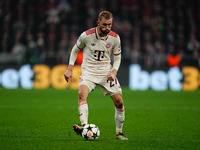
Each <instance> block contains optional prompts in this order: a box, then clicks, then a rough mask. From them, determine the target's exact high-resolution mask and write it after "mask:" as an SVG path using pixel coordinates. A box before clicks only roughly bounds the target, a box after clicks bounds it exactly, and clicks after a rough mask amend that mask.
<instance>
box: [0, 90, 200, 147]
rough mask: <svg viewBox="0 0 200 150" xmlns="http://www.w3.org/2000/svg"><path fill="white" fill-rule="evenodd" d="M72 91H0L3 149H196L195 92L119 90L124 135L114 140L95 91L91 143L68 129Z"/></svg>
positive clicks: (199, 97)
mask: <svg viewBox="0 0 200 150" xmlns="http://www.w3.org/2000/svg"><path fill="white" fill-rule="evenodd" d="M77 97H78V96H77V91H76V90H70V89H65V90H55V89H46V90H35V89H33V90H23V89H17V90H6V89H3V88H0V149H2V150H10V149H13V150H27V149H28V150H32V149H34V150H40V149H43V150H49V149H51V150H73V149H74V150H75V149H77V150H86V149H87V150H90V149H91V150H93V149H94V150H99V149H102V150H112V149H113V150H114V149H120V150H122V149H123V150H128V149H133V150H136V149H145V150H150V149H172V150H180V149H187V150H197V149H200V92H199V91H192V92H172V91H165V92H156V91H152V90H148V91H145V92H141V91H130V90H128V89H127V88H124V89H123V99H124V104H125V108H126V112H125V113H126V119H125V123H124V128H123V131H124V134H125V135H126V136H127V137H128V138H129V140H128V141H119V140H117V139H115V121H114V112H115V111H114V109H115V108H114V105H113V103H112V101H111V99H110V97H109V96H103V93H102V91H101V89H100V88H97V89H95V90H94V91H93V92H92V93H90V95H89V97H88V105H89V123H94V124H96V125H98V126H99V128H100V131H101V134H100V137H99V139H98V140H96V141H86V140H84V139H83V138H82V137H81V136H77V135H76V134H75V133H74V131H73V130H72V126H73V124H77V123H79V118H78V110H77Z"/></svg>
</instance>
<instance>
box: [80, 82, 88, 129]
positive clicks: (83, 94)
mask: <svg viewBox="0 0 200 150" xmlns="http://www.w3.org/2000/svg"><path fill="white" fill-rule="evenodd" d="M89 93H90V90H89V88H88V87H87V86H86V85H80V86H79V88H78V112H79V118H80V121H81V125H83V126H84V125H86V124H87V123H88V104H87V97H88V94H89Z"/></svg>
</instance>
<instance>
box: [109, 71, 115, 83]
mask: <svg viewBox="0 0 200 150" xmlns="http://www.w3.org/2000/svg"><path fill="white" fill-rule="evenodd" d="M115 77H116V75H115V74H114V73H109V74H108V75H107V79H108V81H114V80H115Z"/></svg>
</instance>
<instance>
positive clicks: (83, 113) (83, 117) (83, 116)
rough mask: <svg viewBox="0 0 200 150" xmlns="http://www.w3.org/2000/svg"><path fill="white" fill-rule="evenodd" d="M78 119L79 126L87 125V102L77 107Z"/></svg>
mask: <svg viewBox="0 0 200 150" xmlns="http://www.w3.org/2000/svg"><path fill="white" fill-rule="evenodd" d="M78 112H79V118H80V121H81V125H86V124H87V123H88V104H87V102H82V103H80V104H79V106H78Z"/></svg>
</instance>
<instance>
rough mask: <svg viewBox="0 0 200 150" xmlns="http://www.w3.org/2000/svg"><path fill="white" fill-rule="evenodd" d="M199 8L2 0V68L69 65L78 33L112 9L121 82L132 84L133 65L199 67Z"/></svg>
mask: <svg viewBox="0 0 200 150" xmlns="http://www.w3.org/2000/svg"><path fill="white" fill-rule="evenodd" d="M199 7H200V2H198V1H195V0H191V1H189V0H175V1H172V0H166V1H161V0H153V1H148V0H113V1H106V0H101V1H94V0H86V1H79V0H16V1H11V0H1V1H0V22H1V24H0V32H1V34H0V64H1V65H0V72H2V71H3V70H5V69H6V68H17V69H19V68H20V66H22V65H24V64H30V65H31V66H34V65H37V64H46V65H48V66H49V67H50V68H51V67H52V66H55V65H59V64H67V63H68V59H69V54H70V51H71V48H72V46H73V45H74V43H75V42H76V40H77V38H78V36H79V35H80V34H81V33H82V32H83V31H85V30H87V29H89V28H92V27H95V26H96V21H97V16H98V14H99V12H100V11H102V10H110V11H111V12H112V13H113V15H114V23H113V28H112V30H113V31H115V32H116V33H118V34H119V35H120V37H121V42H122V65H121V68H120V71H119V73H118V76H119V79H120V81H121V84H122V86H128V84H129V65H130V64H139V65H140V66H141V67H142V69H144V70H147V71H149V72H152V71H154V70H165V71H167V70H169V68H170V67H179V68H180V70H181V69H182V67H184V66H194V67H195V68H197V69H198V70H199V64H200V32H199V28H198V27H199V25H200V11H199V10H200V8H199ZM77 64H80V61H77ZM195 82H198V79H197V81H195Z"/></svg>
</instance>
